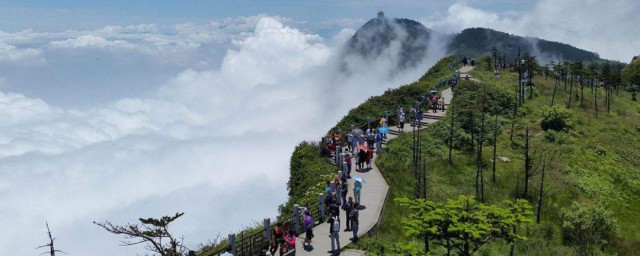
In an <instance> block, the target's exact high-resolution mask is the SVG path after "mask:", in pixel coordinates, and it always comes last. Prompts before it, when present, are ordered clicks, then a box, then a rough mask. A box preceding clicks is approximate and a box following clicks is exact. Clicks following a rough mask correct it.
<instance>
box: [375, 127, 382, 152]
mask: <svg viewBox="0 0 640 256" xmlns="http://www.w3.org/2000/svg"><path fill="white" fill-rule="evenodd" d="M380 152H382V133H380V132H378V133H376V154H380Z"/></svg>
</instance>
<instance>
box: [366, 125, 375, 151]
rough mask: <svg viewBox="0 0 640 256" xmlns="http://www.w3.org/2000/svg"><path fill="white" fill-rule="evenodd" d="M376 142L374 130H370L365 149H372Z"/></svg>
mask: <svg viewBox="0 0 640 256" xmlns="http://www.w3.org/2000/svg"><path fill="white" fill-rule="evenodd" d="M375 141H376V134H375V130H374V129H370V130H369V131H368V132H367V147H369V149H373V143H374V142H375Z"/></svg>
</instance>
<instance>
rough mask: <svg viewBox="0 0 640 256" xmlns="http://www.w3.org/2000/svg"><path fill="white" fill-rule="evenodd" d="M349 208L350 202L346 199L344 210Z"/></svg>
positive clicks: (343, 205)
mask: <svg viewBox="0 0 640 256" xmlns="http://www.w3.org/2000/svg"><path fill="white" fill-rule="evenodd" d="M347 208H349V202H348V201H344V204H342V210H345V211H346V210H347Z"/></svg>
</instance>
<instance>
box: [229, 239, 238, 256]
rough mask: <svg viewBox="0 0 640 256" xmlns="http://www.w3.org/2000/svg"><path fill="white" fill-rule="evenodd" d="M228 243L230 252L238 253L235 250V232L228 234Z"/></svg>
mask: <svg viewBox="0 0 640 256" xmlns="http://www.w3.org/2000/svg"><path fill="white" fill-rule="evenodd" d="M228 240H229V245H231V248H232V250H231V254H233V255H238V254H237V250H236V234H229V236H228Z"/></svg>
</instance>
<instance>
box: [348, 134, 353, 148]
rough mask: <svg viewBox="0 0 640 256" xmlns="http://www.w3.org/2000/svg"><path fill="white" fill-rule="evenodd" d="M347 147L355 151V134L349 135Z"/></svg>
mask: <svg viewBox="0 0 640 256" xmlns="http://www.w3.org/2000/svg"><path fill="white" fill-rule="evenodd" d="M347 142H348V143H347V146H348V147H349V150H353V134H351V133H349V134H347Z"/></svg>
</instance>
